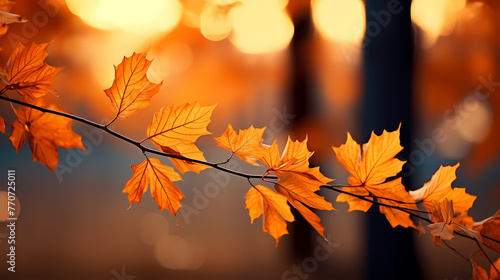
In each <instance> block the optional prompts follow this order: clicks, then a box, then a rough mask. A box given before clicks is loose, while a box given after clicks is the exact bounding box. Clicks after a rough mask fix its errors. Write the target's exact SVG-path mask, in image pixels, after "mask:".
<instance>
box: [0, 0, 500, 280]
mask: <svg viewBox="0 0 500 280" xmlns="http://www.w3.org/2000/svg"><path fill="white" fill-rule="evenodd" d="M11 12H13V13H16V14H20V15H22V16H23V18H26V19H28V20H29V21H28V22H26V23H23V24H12V25H11V26H10V27H9V30H8V31H7V33H6V34H5V35H4V36H3V37H1V38H0V47H1V48H2V50H1V52H0V63H1V65H5V63H6V62H7V60H8V57H9V55H10V53H11V52H12V50H13V49H14V48H15V47H16V46H17V45H18V44H19V43H24V44H27V43H30V42H32V41H34V42H36V43H46V42H50V41H54V42H53V44H52V45H51V46H50V47H49V49H48V52H49V56H48V58H47V62H48V63H49V64H51V65H53V66H64V69H63V70H62V71H61V72H60V73H59V74H58V76H57V78H56V80H55V82H54V86H53V89H54V91H55V92H57V94H58V96H57V97H56V96H47V97H45V100H46V101H47V103H55V104H57V106H58V107H60V108H64V109H65V110H67V111H69V112H71V113H74V114H76V115H79V116H82V117H85V118H88V119H90V120H93V121H96V122H100V123H106V122H107V121H109V120H111V119H112V118H113V117H114V112H115V111H114V109H113V108H112V106H111V103H110V102H109V99H108V98H107V97H106V95H105V94H104V92H103V90H104V89H106V88H108V87H110V85H111V83H112V81H113V77H114V70H113V65H118V64H119V63H120V62H121V60H122V59H123V56H130V55H131V54H132V53H133V52H143V51H146V50H149V54H148V58H149V59H154V62H153V64H152V66H151V68H150V70H149V72H148V77H149V78H150V80H152V81H153V82H159V81H162V80H163V86H162V88H161V90H160V93H159V94H158V95H156V96H155V97H153V99H152V104H151V106H149V107H148V108H147V109H144V110H141V111H139V112H137V113H136V114H135V115H134V116H133V117H131V118H128V119H125V120H118V121H117V122H115V123H114V127H113V129H115V130H116V131H118V132H120V133H123V134H126V135H129V136H130V137H131V138H133V139H137V140H140V139H143V138H144V137H145V135H146V133H145V128H146V126H147V125H148V124H149V123H150V122H151V120H152V115H153V113H154V112H156V111H157V110H158V109H160V108H161V107H162V106H164V105H172V104H182V103H186V102H195V101H198V102H200V103H201V104H202V105H205V106H207V105H212V104H216V103H217V104H218V106H217V108H216V110H215V111H214V114H213V117H212V122H211V124H210V125H209V131H211V132H212V133H213V136H219V135H221V134H222V133H223V132H224V131H225V129H226V128H227V124H228V123H231V124H232V125H233V127H234V128H235V129H245V128H248V127H249V126H250V125H254V126H255V127H263V126H267V130H266V133H265V134H264V142H265V143H268V144H270V143H272V141H273V140H274V139H277V140H278V144H279V145H280V147H281V149H282V148H283V147H284V144H285V141H286V137H287V135H292V138H293V139H298V140H303V139H304V138H305V137H306V135H307V136H308V138H309V141H308V143H309V145H308V146H309V149H310V150H314V151H316V153H315V155H314V156H313V158H312V161H311V163H312V165H314V166H321V171H322V172H323V173H324V174H325V175H327V176H328V177H330V178H335V179H336V181H335V182H334V183H335V184H339V185H342V184H345V183H346V182H347V177H348V174H347V172H346V171H345V170H344V169H343V168H342V166H340V164H339V163H338V162H337V161H336V159H335V155H334V153H333V151H332V149H331V146H339V145H341V144H342V143H344V142H345V139H346V133H347V132H348V131H349V132H350V133H351V134H352V135H353V137H354V139H356V140H357V141H358V142H360V143H364V142H366V141H367V140H368V138H369V135H370V132H371V131H372V130H375V131H376V132H377V133H381V132H382V129H387V130H389V131H392V130H395V129H396V128H397V127H398V126H399V124H400V123H401V126H402V145H403V146H404V147H405V149H404V151H403V152H402V153H401V155H400V157H401V159H404V160H407V161H408V163H407V164H406V165H405V166H404V168H403V171H402V176H404V178H405V179H404V183H405V185H406V186H407V188H408V189H417V188H419V187H420V186H422V184H423V183H425V182H427V181H428V180H429V179H430V178H431V176H432V174H433V173H434V172H435V171H436V170H437V169H438V167H439V166H440V165H450V164H455V163H456V162H460V164H461V165H460V168H459V169H458V174H457V175H458V176H457V177H458V178H457V180H456V181H455V182H454V184H453V186H455V187H467V192H469V193H471V194H473V195H477V196H478V198H477V200H476V202H475V204H474V207H473V208H472V209H471V210H470V211H469V214H470V215H471V216H473V217H474V219H475V220H482V219H484V218H487V217H489V216H491V215H493V214H494V213H495V212H496V211H497V210H498V205H500V172H499V171H500V145H499V142H500V133H498V132H497V131H496V130H495V129H498V128H499V127H500V93H499V92H498V91H497V90H498V89H499V87H500V76H499V68H498V67H499V47H500V40H499V38H500V36H498V28H500V18H499V17H498V16H497V15H498V13H500V3H499V2H498V1H495V0H484V1H470V0H469V1H466V0H439V1H435V0H413V1H402V0H365V1H361V0H311V1H309V0H293V1H286V0H234V1H233V0H143V1H130V0H127V1H123V0H122V1H120V0H88V1H78V0H66V1H64V0H38V1H17V3H16V4H15V5H13V6H12V9H11ZM0 110H1V113H2V116H3V117H4V118H5V119H6V121H7V123H10V122H12V121H13V120H14V116H13V114H12V113H11V109H10V106H9V104H6V103H5V102H2V103H0ZM73 129H74V131H75V132H77V133H78V134H80V135H81V136H82V138H83V143H84V145H85V147H86V148H87V152H82V151H78V150H69V151H67V150H61V151H60V153H59V158H60V162H59V168H58V169H56V171H55V173H51V172H50V171H49V170H48V169H47V168H45V167H44V166H42V165H41V164H39V163H34V162H33V161H32V157H31V153H30V150H29V148H27V147H24V148H23V149H22V150H21V151H20V153H19V154H16V152H15V149H14V147H13V146H12V145H11V143H10V141H9V139H8V137H6V136H5V135H3V136H0V145H1V159H0V170H1V171H0V172H2V173H0V174H1V175H0V178H2V179H1V181H0V191H2V192H0V209H6V206H5V205H6V201H7V198H6V193H5V192H4V191H6V190H7V186H6V183H7V170H8V169H16V174H17V189H16V194H17V197H18V201H19V203H20V205H21V209H20V213H19V220H18V222H17V227H16V244H17V247H16V250H17V251H16V254H17V265H16V270H17V272H16V273H15V274H14V273H10V272H8V271H7V269H6V268H7V265H6V262H5V261H4V259H5V258H6V256H5V255H6V253H7V251H6V250H7V249H6V248H7V244H6V240H7V239H6V237H7V228H6V227H5V226H2V228H0V248H1V249H0V252H1V256H0V260H2V264H1V265H0V268H1V269H0V275H2V277H1V278H2V279H116V280H120V279H130V280H131V279H137V280H139V279H382V278H384V279H468V278H470V277H471V271H472V270H471V265H470V264H469V263H468V262H466V261H464V260H463V259H461V257H460V256H459V255H457V254H456V253H454V252H453V251H451V250H449V249H448V248H446V247H443V248H437V247H435V246H434V245H433V244H432V240H431V237H430V235H429V234H428V233H427V234H426V235H423V236H420V237H419V236H418V232H417V231H415V230H409V229H402V228H396V229H392V228H391V227H390V225H389V223H388V222H387V221H386V220H385V218H384V217H383V216H382V215H381V214H379V213H378V208H377V207H372V209H371V210H370V211H369V212H368V214H365V213H359V212H352V213H348V212H347V209H348V206H347V204H341V203H336V202H334V201H335V198H336V195H337V194H336V193H333V192H328V191H326V192H325V191H322V192H321V195H323V196H325V197H326V198H327V200H329V201H332V202H333V206H334V207H335V208H336V209H338V210H339V211H332V212H328V213H319V215H320V216H321V218H322V223H323V225H324V226H325V227H326V236H327V237H328V238H329V240H330V241H331V244H327V243H325V242H324V241H322V240H320V239H318V237H319V235H318V234H317V233H316V232H314V230H312V228H311V227H310V226H309V225H308V224H307V223H305V222H304V221H302V220H300V219H299V218H300V217H298V216H297V215H296V217H297V219H298V221H297V222H294V223H291V224H289V231H290V235H286V236H284V237H283V238H282V239H281V240H280V244H279V246H278V247H277V248H276V247H275V246H274V245H275V242H274V240H273V238H272V237H271V236H270V235H268V234H267V233H264V232H263V231H262V218H260V219H258V220H256V221H255V222H254V224H250V218H249V216H248V211H247V210H245V209H244V208H245V201H244V198H243V197H244V195H245V194H246V192H247V190H248V187H249V186H248V183H247V182H246V181H245V180H243V179H240V178H237V177H234V176H229V175H227V174H223V173H219V172H216V171H214V170H210V169H208V170H205V171H203V172H202V173H201V175H197V174H187V175H185V176H183V177H184V182H179V183H178V186H179V188H180V189H181V190H182V191H183V193H184V194H185V196H186V198H185V199H184V200H182V203H183V206H184V207H183V208H181V210H179V213H178V216H177V218H176V217H174V216H173V215H172V214H170V213H169V212H167V211H163V212H159V211H158V207H157V204H156V202H154V201H153V199H152V198H151V196H150V194H149V192H148V193H146V194H145V195H144V197H143V201H142V203H141V204H137V203H134V204H133V205H132V207H131V208H130V209H128V210H127V208H128V207H129V203H128V200H127V195H126V194H122V192H121V191H122V189H123V188H124V186H125V183H126V181H127V180H128V179H129V178H130V177H131V176H132V171H131V169H130V167H129V166H130V165H133V164H138V163H140V162H141V161H142V155H141V154H140V153H139V152H138V151H137V150H136V149H135V148H134V147H133V146H131V145H129V144H127V143H124V142H122V141H119V140H117V139H115V138H113V137H111V136H109V135H105V134H103V133H102V132H100V131H98V130H95V129H93V128H91V127H87V126H84V125H82V124H79V123H74V124H73ZM197 143H198V146H199V147H200V148H201V150H202V151H204V152H205V157H206V158H207V159H208V160H209V161H213V162H220V161H224V160H225V159H226V158H227V157H228V156H229V154H228V152H227V151H225V150H223V149H221V148H217V147H216V144H215V142H214V141H213V139H212V137H210V136H205V137H201V138H200V140H199V141H198V142H197ZM162 161H163V163H165V164H169V165H170V164H171V163H170V162H169V161H168V159H162ZM229 167H231V168H233V169H238V170H240V169H241V170H244V171H246V172H252V173H258V172H262V169H259V168H255V167H249V166H248V165H245V164H244V163H243V162H242V161H240V160H239V159H233V160H232V161H231V163H230V164H229ZM1 182H4V183H1ZM1 211H4V210H1ZM5 219H6V213H4V212H0V220H1V221H5ZM2 224H6V223H4V222H2ZM424 226H425V224H424ZM451 244H452V245H453V246H455V247H456V248H457V249H458V250H460V251H461V252H462V253H463V254H464V255H466V256H468V255H469V254H470V253H472V252H474V251H475V250H477V247H476V245H475V244H473V242H470V241H469V240H464V239H462V238H459V237H457V238H455V239H454V240H453V241H452V242H451ZM491 256H492V257H493V258H494V259H496V258H498V254H493V253H491ZM485 265H486V264H485Z"/></svg>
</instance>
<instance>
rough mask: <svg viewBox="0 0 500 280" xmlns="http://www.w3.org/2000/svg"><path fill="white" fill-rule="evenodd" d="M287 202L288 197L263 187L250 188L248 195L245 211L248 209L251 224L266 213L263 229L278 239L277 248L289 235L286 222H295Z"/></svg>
mask: <svg viewBox="0 0 500 280" xmlns="http://www.w3.org/2000/svg"><path fill="white" fill-rule="evenodd" d="M286 201H287V199H286V197H284V196H282V195H281V194H277V193H275V192H273V191H272V190H270V189H268V188H266V187H264V186H262V185H257V186H254V187H252V188H250V190H248V193H247V195H246V207H245V209H248V213H249V215H250V219H251V223H253V221H254V220H255V219H257V218H258V217H260V216H261V215H262V214H263V213H264V221H263V229H264V231H265V232H267V233H269V234H270V235H271V236H272V237H274V238H275V239H276V246H278V241H279V239H280V237H281V236H283V235H285V234H288V230H287V229H286V222H285V220H286V221H289V222H293V221H294V217H293V214H292V212H291V211H290V207H289V206H288V204H287V203H286Z"/></svg>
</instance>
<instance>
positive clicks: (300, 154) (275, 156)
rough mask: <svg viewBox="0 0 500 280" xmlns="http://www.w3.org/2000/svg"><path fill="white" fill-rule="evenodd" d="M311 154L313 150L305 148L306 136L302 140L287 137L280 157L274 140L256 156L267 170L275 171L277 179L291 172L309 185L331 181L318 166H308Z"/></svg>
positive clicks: (318, 184)
mask: <svg viewBox="0 0 500 280" xmlns="http://www.w3.org/2000/svg"><path fill="white" fill-rule="evenodd" d="M313 154H314V152H310V151H309V150H308V149H307V137H306V139H305V140H304V141H302V142H299V141H292V139H291V138H290V137H288V140H287V142H286V146H285V149H284V150H283V153H282V155H281V157H280V154H279V151H278V144H277V143H276V141H274V142H273V144H272V145H271V146H269V147H267V149H264V150H263V151H262V152H260V153H259V155H258V156H259V160H260V161H261V162H262V163H264V164H265V165H267V166H268V167H269V169H268V170H267V171H268V172H274V173H276V175H277V176H278V179H280V178H281V176H282V175H283V174H285V173H293V174H296V175H298V176H301V177H303V180H305V181H306V182H308V183H310V184H311V185H316V186H320V185H324V184H327V183H329V182H331V181H333V180H332V179H330V178H328V177H326V176H324V175H323V174H321V172H320V171H319V167H313V168H310V167H309V158H311V156H312V155H313Z"/></svg>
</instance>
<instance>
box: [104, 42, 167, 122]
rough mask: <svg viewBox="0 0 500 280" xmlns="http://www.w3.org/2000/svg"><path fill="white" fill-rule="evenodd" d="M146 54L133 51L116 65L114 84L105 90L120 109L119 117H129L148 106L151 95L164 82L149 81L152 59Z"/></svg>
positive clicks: (155, 92)
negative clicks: (147, 57) (148, 73)
mask: <svg viewBox="0 0 500 280" xmlns="http://www.w3.org/2000/svg"><path fill="white" fill-rule="evenodd" d="M146 55H147V52H144V53H133V54H132V55H131V56H130V57H124V58H123V61H122V62H121V63H120V64H119V65H118V66H115V79H114V81H113V84H112V85H111V87H110V88H108V89H107V90H105V91H104V92H105V93H106V95H107V96H108V97H109V99H110V100H111V103H112V104H113V106H114V107H115V108H116V110H117V111H118V112H117V114H116V116H117V117H118V116H120V117H122V118H126V117H129V116H130V115H132V114H133V113H135V112H136V111H137V110H139V109H142V108H144V107H146V106H148V105H149V102H150V100H151V97H153V96H154V95H155V94H157V93H158V91H159V90H160V87H161V86H162V84H163V82H161V83H159V84H154V83H152V82H150V81H149V79H148V77H147V72H148V69H149V66H150V65H151V62H152V61H151V60H148V59H146Z"/></svg>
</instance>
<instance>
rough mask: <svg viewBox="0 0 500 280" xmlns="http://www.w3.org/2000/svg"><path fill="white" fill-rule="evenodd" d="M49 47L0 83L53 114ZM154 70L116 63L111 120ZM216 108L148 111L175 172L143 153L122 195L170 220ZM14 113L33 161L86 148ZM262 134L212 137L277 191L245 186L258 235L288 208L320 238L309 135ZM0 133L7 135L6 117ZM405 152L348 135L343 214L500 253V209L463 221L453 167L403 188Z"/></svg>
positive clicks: (57, 124) (26, 112)
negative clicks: (147, 200)
mask: <svg viewBox="0 0 500 280" xmlns="http://www.w3.org/2000/svg"><path fill="white" fill-rule="evenodd" d="M49 44H50V43H49ZM49 44H41V45H37V44H34V43H33V44H31V45H29V46H23V45H19V46H18V47H17V48H16V49H15V50H14V52H13V53H12V55H11V56H10V59H9V61H8V63H7V66H6V68H5V69H4V70H3V71H2V72H1V78H2V81H3V82H4V83H5V85H6V87H5V89H9V90H15V91H16V92H17V93H18V94H19V95H20V97H21V98H22V100H23V101H24V102H25V103H29V104H33V105H35V106H38V107H40V108H47V109H51V110H56V111H57V110H59V109H57V107H55V106H54V105H49V106H46V105H45V104H44V102H43V99H42V97H43V96H44V95H46V94H47V93H49V92H50V88H51V85H52V82H53V80H54V78H55V76H56V74H57V72H59V71H60V70H61V68H58V67H53V66H50V65H48V64H47V63H46V62H45V61H44V60H45V58H46V57H47V52H46V49H47V47H48V46H49ZM150 65H151V61H150V60H148V59H147V58H146V53H134V54H132V56H130V57H124V59H123V61H122V62H121V63H120V64H119V65H118V66H116V67H115V79H114V81H113V83H112V86H111V87H110V88H109V89H106V90H105V91H104V92H105V94H106V95H107V96H108V97H109V98H110V100H111V104H112V105H113V106H114V107H115V109H116V115H115V116H116V117H115V119H114V120H116V119H117V118H118V117H121V118H127V117H129V116H131V115H133V114H134V113H135V112H136V111H137V110H139V109H142V108H144V107H146V106H148V105H149V103H150V100H151V98H152V97H153V96H154V95H155V94H157V93H158V91H159V89H160V86H161V83H160V84H154V83H152V82H150V81H149V80H148V78H147V75H146V73H147V71H148V69H149V66H150ZM2 94H5V91H2ZM214 108H215V106H201V105H200V104H198V103H193V104H189V103H187V104H184V105H173V106H165V107H163V108H161V109H160V110H159V111H158V112H156V113H155V114H154V118H153V121H152V122H151V124H149V126H148V127H147V129H146V135H147V137H146V138H145V139H144V140H142V141H141V142H140V143H141V144H142V143H143V142H145V141H147V140H149V141H151V143H152V144H153V145H155V146H156V147H157V148H158V149H159V150H160V151H162V152H164V153H165V154H166V155H167V156H168V155H174V156H175V157H176V158H171V160H172V163H173V165H174V166H175V167H176V169H177V171H178V172H177V171H176V170H175V169H174V168H173V167H171V166H168V165H164V164H163V163H162V162H161V160H160V159H158V158H154V157H149V156H147V155H146V154H144V156H145V159H144V161H143V162H141V163H139V164H137V165H133V166H131V167H132V170H133V175H132V177H131V178H130V179H129V180H128V181H127V183H126V186H125V188H124V190H123V192H124V193H127V194H128V200H129V202H130V203H132V202H133V201H136V202H141V198H142V195H143V194H144V193H145V192H146V191H147V189H148V187H149V188H150V191H151V195H152V197H153V199H154V200H155V201H156V202H157V203H158V206H159V208H160V211H161V210H163V209H167V210H168V211H170V212H171V213H172V214H174V215H176V213H177V211H178V209H179V208H180V207H182V205H181V200H182V199H183V198H184V195H183V194H182V192H181V190H180V189H179V188H178V187H177V186H176V185H175V184H174V182H176V181H181V180H182V177H181V174H182V175H184V174H185V173H186V172H189V171H193V172H196V173H199V172H200V171H202V170H204V169H206V168H209V167H211V166H210V165H207V164H202V163H201V162H204V161H205V158H204V156H203V152H202V151H200V150H199V149H198V147H197V146H196V143H195V142H196V141H197V139H198V138H199V137H201V136H203V135H208V134H210V132H209V131H208V130H207V126H208V124H209V123H210V121H211V119H210V118H211V115H212V112H213V110H214ZM14 112H15V114H16V116H17V120H15V121H14V122H13V123H12V124H9V125H10V126H11V132H10V133H8V134H10V140H11V142H12V144H13V145H14V147H15V148H16V150H17V151H19V149H20V148H21V147H22V146H23V145H24V143H25V142H26V140H29V145H30V148H31V151H32V155H33V160H34V161H39V162H41V163H42V164H44V165H45V166H47V167H48V168H49V169H50V170H52V171H54V169H55V168H56V167H57V163H58V148H57V147H61V148H65V149H71V148H80V149H83V150H84V149H85V148H84V146H83V145H82V142H81V137H80V136H78V135H77V134H75V133H74V132H73V131H72V130H71V124H72V120H71V119H69V118H66V117H63V116H59V115H55V114H51V113H42V112H41V111H39V110H36V109H32V108H29V107H26V106H20V107H19V108H17V109H14ZM114 120H113V121H114ZM264 130H265V128H254V127H253V126H251V127H250V128H248V129H244V130H239V131H238V132H236V131H235V130H234V129H233V127H232V126H231V125H228V128H227V130H226V131H225V132H224V133H223V134H222V135H221V136H220V137H215V138H214V139H215V141H216V142H217V143H218V145H219V146H220V147H222V148H224V149H226V150H228V151H230V152H231V157H232V156H233V155H236V156H238V157H239V158H241V160H243V161H245V162H247V163H248V164H251V165H256V166H260V165H263V166H265V171H264V173H263V177H262V181H263V183H262V184H271V185H274V190H272V189H271V188H269V187H266V186H264V185H260V184H259V185H254V184H252V183H251V182H250V180H249V183H250V184H251V186H250V188H249V190H248V193H247V195H246V208H247V209H248V211H249V215H250V218H251V221H252V222H253V221H254V220H255V219H257V218H259V217H260V216H263V230H264V231H265V232H268V233H269V234H270V235H271V236H273V237H274V238H275V240H276V245H277V244H278V240H279V239H280V237H282V236H283V235H284V234H287V233H288V231H287V222H293V221H294V216H293V214H292V212H291V208H290V206H291V207H294V208H295V209H297V211H298V212H299V213H300V214H301V215H302V216H303V217H304V218H305V219H306V220H307V221H308V222H309V223H310V224H311V226H312V227H313V228H314V229H315V230H316V231H317V232H318V233H319V234H320V235H321V236H322V237H323V238H324V237H325V235H324V231H325V228H324V227H323V226H322V225H321V219H320V218H319V216H318V215H317V214H315V213H314V212H313V211H312V210H311V209H317V210H334V208H333V206H332V204H331V203H330V202H328V201H326V200H325V198H324V197H321V196H319V195H318V194H317V193H316V192H317V191H318V190H319V189H320V187H321V186H324V185H326V184H328V183H329V182H331V181H332V179H330V178H327V177H326V176H324V175H323V174H322V173H321V172H320V170H319V168H318V167H310V166H309V159H310V158H311V156H312V155H313V153H314V152H311V151H309V149H308V148H307V138H306V139H305V140H303V141H302V142H300V141H293V140H292V139H290V138H288V141H287V143H286V145H285V147H284V149H283V151H282V152H281V154H280V152H279V148H278V144H277V143H276V141H274V142H273V143H272V144H271V145H266V144H263V143H262V141H263V140H262V135H263V133H264ZM0 131H1V132H3V133H7V131H6V124H5V121H4V119H3V118H2V117H0ZM402 149H403V147H402V146H401V145H400V140H399V128H398V129H397V130H396V131H393V132H387V131H383V133H382V134H381V135H376V134H375V133H372V135H371V137H370V139H369V141H368V142H367V143H365V144H363V146H361V145H359V144H358V143H357V142H356V141H354V140H353V139H352V137H351V135H350V134H347V141H346V143H345V144H342V145H341V146H340V147H333V151H334V153H335V155H336V157H337V159H338V161H339V162H340V163H341V164H342V165H343V166H344V167H345V168H346V169H347V171H348V172H349V173H350V174H351V177H349V179H348V183H349V185H348V186H342V187H339V189H340V188H341V191H342V193H341V194H340V195H339V196H338V197H337V201H338V202H347V203H348V204H349V211H354V210H359V211H364V212H366V211H367V210H368V209H369V208H370V207H371V206H372V205H373V204H377V205H379V210H380V212H381V213H382V214H384V215H385V216H386V218H387V220H388V221H389V223H390V224H391V225H392V227H396V226H402V227H413V228H416V229H419V230H421V231H423V230H424V229H423V227H422V226H421V224H419V226H416V225H415V223H414V222H413V220H412V219H411V218H410V216H411V215H410V213H411V214H414V215H418V214H419V213H422V212H423V211H426V213H428V215H429V217H430V219H431V221H432V223H431V224H429V226H428V228H429V230H430V232H431V235H432V237H433V240H434V243H435V244H436V245H437V246H439V245H440V240H450V239H452V238H453V237H454V233H455V232H459V233H461V234H464V235H467V236H469V237H471V238H474V239H476V240H477V241H479V242H481V243H483V244H484V245H486V246H487V247H489V248H491V249H493V250H495V251H497V252H500V245H499V243H498V242H497V241H495V240H499V239H500V230H499V229H500V212H497V214H495V215H494V216H492V217H491V218H488V219H486V220H484V221H482V222H474V221H473V220H472V218H471V217H469V216H468V215H467V211H468V209H469V208H471V207H472V204H473V202H474V200H475V199H476V197H475V196H473V195H470V194H467V193H466V192H465V189H464V188H453V187H452V186H451V185H452V182H453V181H454V180H455V179H456V175H455V172H456V169H457V168H458V164H457V165H455V166H445V167H443V166H441V167H440V168H439V170H437V172H436V173H435V174H434V175H433V176H432V178H431V179H430V181H429V182H427V183H425V184H424V185H423V186H422V187H421V188H420V189H418V190H415V191H407V190H406V189H405V187H404V186H403V184H402V182H401V178H396V176H397V174H398V173H399V172H400V171H401V169H402V166H403V165H404V163H405V162H404V161H401V160H399V159H397V158H396V155H397V154H398V153H399V152H400V151H401V150H402ZM230 159H231V158H230ZM221 164H223V163H221ZM179 173H181V174H179ZM419 205H420V206H421V208H423V209H425V210H422V209H421V208H419ZM497 263H498V261H497ZM481 269H482V268H481V267H480V266H477V265H475V272H474V273H475V275H479V276H478V277H480V276H481V277H483V276H484V275H485V274H486V272H485V271H484V269H482V270H481ZM483 272H484V273H483ZM494 273H496V272H495V271H493V270H492V275H493V276H492V277H497V276H495V275H497V274H494ZM487 277H488V275H487V274H486V278H484V277H483V278H477V279H488V278H487Z"/></svg>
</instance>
